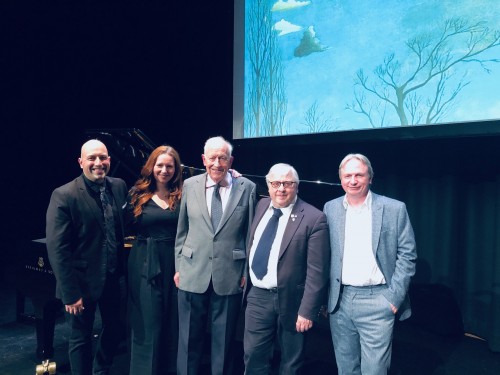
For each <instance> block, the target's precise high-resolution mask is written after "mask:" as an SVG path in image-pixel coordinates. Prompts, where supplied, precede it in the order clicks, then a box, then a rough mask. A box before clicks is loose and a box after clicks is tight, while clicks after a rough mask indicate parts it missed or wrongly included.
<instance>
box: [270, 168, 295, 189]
mask: <svg viewBox="0 0 500 375" xmlns="http://www.w3.org/2000/svg"><path fill="white" fill-rule="evenodd" d="M290 172H291V173H292V177H293V180H294V181H295V182H296V183H297V185H298V184H299V182H300V181H299V174H298V173H297V171H296V170H295V168H294V167H292V166H291V165H290V164H285V163H278V164H274V165H273V166H272V167H271V169H269V172H268V173H267V175H266V181H267V182H269V177H270V176H278V175H287V174H288V173H290Z"/></svg>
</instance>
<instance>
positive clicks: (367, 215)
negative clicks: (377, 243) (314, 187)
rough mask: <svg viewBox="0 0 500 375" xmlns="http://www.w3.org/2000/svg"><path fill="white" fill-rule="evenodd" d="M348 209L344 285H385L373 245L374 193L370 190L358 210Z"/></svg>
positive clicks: (346, 204) (345, 204)
mask: <svg viewBox="0 0 500 375" xmlns="http://www.w3.org/2000/svg"><path fill="white" fill-rule="evenodd" d="M343 204H344V208H345V209H346V219H345V240H344V258H343V262H342V284H345V285H353V286H368V285H379V284H385V278H384V275H383V274H382V272H381V271H380V268H379V267H378V265H377V261H376V259H375V255H374V253H373V246H372V194H371V192H370V191H369V192H368V195H367V196H366V199H365V201H364V202H363V204H362V205H361V206H359V207H352V206H350V205H349V202H348V201H347V198H346V197H345V198H344V202H343Z"/></svg>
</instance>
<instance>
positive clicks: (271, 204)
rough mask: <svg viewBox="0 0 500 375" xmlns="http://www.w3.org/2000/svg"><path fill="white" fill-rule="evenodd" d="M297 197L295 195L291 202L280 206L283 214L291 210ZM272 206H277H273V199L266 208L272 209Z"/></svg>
mask: <svg viewBox="0 0 500 375" xmlns="http://www.w3.org/2000/svg"><path fill="white" fill-rule="evenodd" d="M297 198H298V196H295V199H294V200H293V202H292V203H290V204H289V205H288V206H286V207H283V208H280V210H281V211H282V212H283V214H286V213H289V212H292V210H293V207H294V206H295V203H297ZM273 208H277V207H274V206H273V201H271V202H270V203H269V207H268V208H267V209H268V210H272V209H273Z"/></svg>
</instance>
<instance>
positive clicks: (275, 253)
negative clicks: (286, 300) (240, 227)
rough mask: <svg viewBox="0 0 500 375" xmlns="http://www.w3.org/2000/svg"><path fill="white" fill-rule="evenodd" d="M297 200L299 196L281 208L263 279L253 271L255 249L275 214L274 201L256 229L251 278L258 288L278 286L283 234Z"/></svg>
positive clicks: (251, 255) (251, 251)
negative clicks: (258, 277)
mask: <svg viewBox="0 0 500 375" xmlns="http://www.w3.org/2000/svg"><path fill="white" fill-rule="evenodd" d="M296 201H297V198H295V201H294V202H293V203H292V204H290V205H289V206H288V207H285V208H281V212H282V213H283V215H281V217H280V218H279V221H278V229H277V231H276V237H275V238H274V242H273V246H272V247H271V253H270V254H269V263H268V264H267V274H266V275H265V276H264V277H263V278H262V280H259V279H257V277H256V276H255V274H254V273H253V270H252V262H253V257H254V255H255V249H256V248H257V244H258V243H259V241H260V237H262V232H264V229H265V228H266V225H267V223H268V222H269V219H270V218H271V216H273V205H272V203H271V204H270V205H269V207H268V208H267V210H266V213H265V214H264V216H262V219H261V220H260V222H259V224H258V225H257V228H256V229H255V234H254V237H253V242H252V247H251V249H250V279H251V280H252V284H253V285H254V286H256V287H258V288H264V289H270V288H276V287H277V286H278V258H279V254H280V248H281V241H282V240H283V234H284V233H285V229H286V225H287V224H288V220H289V219H290V214H291V213H292V209H293V206H294V205H295V202H296Z"/></svg>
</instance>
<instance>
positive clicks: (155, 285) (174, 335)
mask: <svg viewBox="0 0 500 375" xmlns="http://www.w3.org/2000/svg"><path fill="white" fill-rule="evenodd" d="M178 218H179V211H178V207H177V209H176V210H175V211H171V210H170V209H163V208H161V207H160V206H158V205H157V204H156V203H155V202H154V201H153V200H152V199H151V200H149V201H148V202H147V203H146V204H145V205H144V207H143V211H142V214H141V216H140V217H139V219H138V220H137V222H136V223H135V224H134V227H135V230H134V232H135V233H136V235H137V240H136V241H135V243H134V244H133V246H132V248H131V250H130V254H129V258H128V289H129V314H130V315H129V316H130V326H131V327H130V328H131V338H130V340H131V353H130V355H131V358H130V375H147V374H151V375H159V374H166V373H167V372H175V367H176V356H177V339H178V318H177V316H178V315H177V288H176V286H175V284H174V281H173V277H174V273H175V255H174V243H175V234H176V231H177V221H178Z"/></svg>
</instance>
